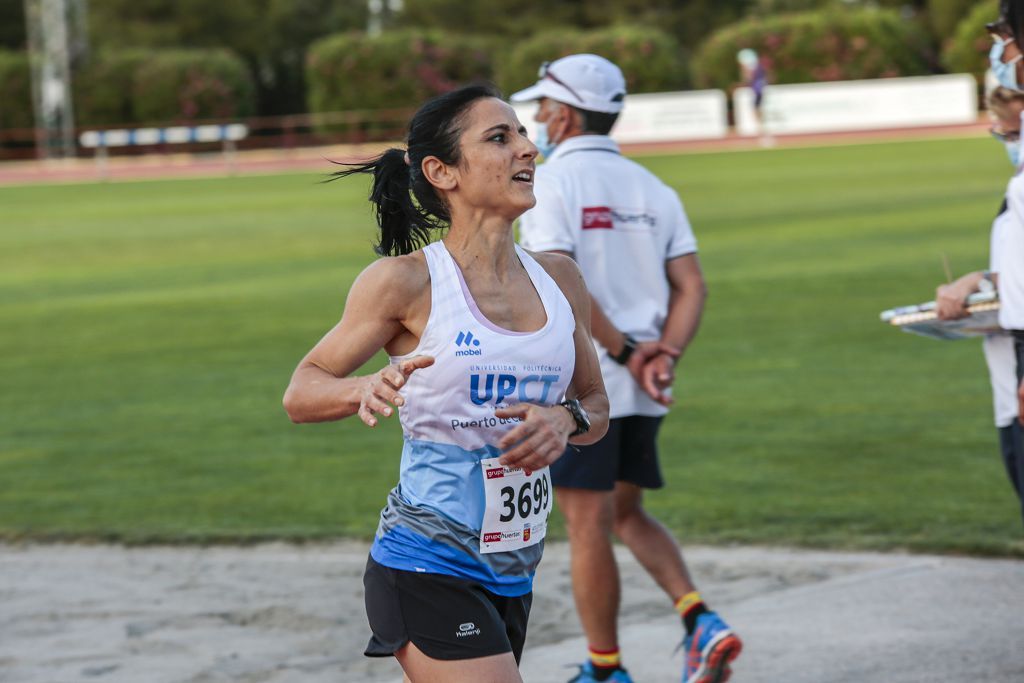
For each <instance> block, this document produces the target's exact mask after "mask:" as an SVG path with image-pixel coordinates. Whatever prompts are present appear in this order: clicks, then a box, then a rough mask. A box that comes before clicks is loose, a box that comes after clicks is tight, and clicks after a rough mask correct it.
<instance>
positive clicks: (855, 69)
mask: <svg viewBox="0 0 1024 683" xmlns="http://www.w3.org/2000/svg"><path fill="white" fill-rule="evenodd" d="M747 47H749V48H753V49H755V50H757V52H758V54H759V55H761V57H762V59H763V60H764V62H765V64H766V66H767V68H768V71H769V73H770V74H771V76H772V81H774V82H776V83H809V82H815V81H841V80H855V79H861V78H887V77H894V76H916V75H923V74H928V73H932V72H933V58H932V55H931V53H930V50H929V47H928V38H927V35H926V34H925V33H924V31H923V30H922V29H921V28H920V27H919V26H918V25H917V24H915V23H913V22H909V21H905V20H904V19H903V18H901V16H900V14H899V13H898V12H897V11H895V10H885V9H873V8H868V9H845V8H841V7H832V8H829V9H826V10H822V11H818V12H802V13H799V14H789V15H780V16H773V17H766V18H760V19H748V20H745V21H741V22H738V23H736V24H732V25H731V26H727V27H726V28H724V29H722V30H720V31H718V32H717V33H714V34H712V36H711V37H710V38H708V40H707V41H706V42H705V43H704V44H703V45H702V46H701V48H700V50H699V52H698V53H697V56H696V58H695V59H694V62H693V71H694V80H695V81H696V83H697V85H698V86H701V87H707V88H728V87H730V86H732V85H735V84H736V82H737V80H738V73H737V66H736V52H737V51H738V50H740V49H741V48H747Z"/></svg>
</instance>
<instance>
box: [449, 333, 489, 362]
mask: <svg viewBox="0 0 1024 683" xmlns="http://www.w3.org/2000/svg"><path fill="white" fill-rule="evenodd" d="M455 346H457V347H460V348H459V350H458V351H456V352H455V355H456V356H482V355H483V351H481V350H480V349H479V348H478V347H479V346H480V340H479V339H476V338H475V337H474V336H473V333H472V332H459V336H458V337H456V338H455Z"/></svg>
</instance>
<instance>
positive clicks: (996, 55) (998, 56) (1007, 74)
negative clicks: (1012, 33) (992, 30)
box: [988, 38, 1024, 92]
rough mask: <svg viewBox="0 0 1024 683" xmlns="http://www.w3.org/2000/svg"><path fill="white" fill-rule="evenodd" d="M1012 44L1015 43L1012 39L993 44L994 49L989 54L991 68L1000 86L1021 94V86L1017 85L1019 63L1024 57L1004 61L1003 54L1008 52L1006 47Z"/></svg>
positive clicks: (1019, 56) (1018, 56)
mask: <svg viewBox="0 0 1024 683" xmlns="http://www.w3.org/2000/svg"><path fill="white" fill-rule="evenodd" d="M1011 42H1013V39H1012V38H1006V39H1005V40H997V41H996V42H995V43H993V44H992V49H991V50H990V51H989V53H988V61H989V67H990V68H991V69H992V75H993V76H995V79H996V81H998V83H999V85H1001V86H1003V87H1004V88H1008V89H1009V90H1016V91H1017V92H1020V91H1021V88H1020V85H1018V84H1017V62H1019V61H1020V60H1021V57H1022V56H1024V55H1017V56H1016V57H1014V58H1013V59H1011V60H1010V61H1008V62H1004V61H1003V53H1004V52H1005V51H1006V46H1007V45H1008V44H1009V43H1011Z"/></svg>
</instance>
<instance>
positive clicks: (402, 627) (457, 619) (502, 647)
mask: <svg viewBox="0 0 1024 683" xmlns="http://www.w3.org/2000/svg"><path fill="white" fill-rule="evenodd" d="M363 586H364V588H365V596H366V615H367V617H368V618H369V621H370V630H371V631H372V632H373V636H372V637H371V638H370V642H369V644H368V645H367V646H366V651H365V652H364V654H365V655H366V656H367V657H390V656H392V655H393V654H394V653H395V652H396V651H398V650H400V649H401V648H402V647H403V646H404V645H405V644H406V643H408V642H410V641H411V642H412V643H413V644H414V645H415V646H416V647H417V648H419V649H420V651H422V652H423V654H425V655H427V656H428V657H431V658H433V659H444V660H452V659H473V658H476V657H488V656H490V655H500V654H503V653H505V652H511V653H512V655H513V656H514V657H515V658H516V663H518V662H519V658H520V657H522V654H523V645H524V644H525V642H526V621H527V618H528V617H529V616H530V605H531V604H532V602H533V593H527V594H526V595H521V596H518V597H512V598H508V597H503V596H501V595H495V594H494V593H491V592H490V591H488V590H486V589H484V588H483V586H481V585H480V584H479V583H476V582H475V581H469V580H467V579H462V578H458V577H455V576H445V575H443V574H426V573H424V574H420V573H417V572H410V571H404V570H401V569H392V568H390V567H385V566H384V565H382V564H380V563H379V562H377V561H376V560H374V559H373V557H370V558H369V559H368V560H367V562H366V572H365V573H364V574H363Z"/></svg>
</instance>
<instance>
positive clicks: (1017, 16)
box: [999, 0, 1024, 45]
mask: <svg viewBox="0 0 1024 683" xmlns="http://www.w3.org/2000/svg"><path fill="white" fill-rule="evenodd" d="M999 18H1000V19H1003V20H1005V21H1006V23H1007V24H1008V25H1009V27H1010V32H1011V33H1012V34H1013V39H1014V40H1015V41H1016V42H1017V44H1018V45H1020V44H1021V42H1022V41H1021V39H1022V38H1024V35H1021V28H1022V27H1021V20H1022V19H1024V0H1000V2H999Z"/></svg>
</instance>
